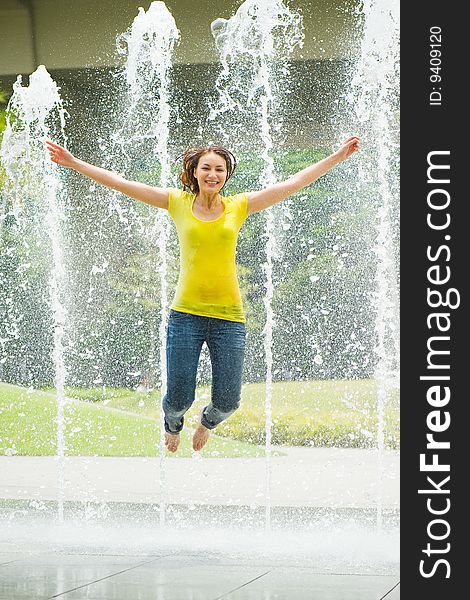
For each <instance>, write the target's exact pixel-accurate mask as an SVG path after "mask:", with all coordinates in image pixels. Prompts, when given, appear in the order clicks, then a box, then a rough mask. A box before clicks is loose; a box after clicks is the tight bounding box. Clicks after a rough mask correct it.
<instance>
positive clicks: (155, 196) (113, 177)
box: [46, 140, 168, 209]
mask: <svg viewBox="0 0 470 600" xmlns="http://www.w3.org/2000/svg"><path fill="white" fill-rule="evenodd" d="M46 145H47V149H48V151H49V156H50V158H51V160H52V161H53V162H55V163H56V164H58V165H60V166H61V167H67V168H69V169H73V170H74V171H77V173H81V174H82V175H85V176H86V177H89V178H90V179H93V181H96V182H97V183H101V184H102V185H105V186H107V187H109V188H112V189H113V190H117V191H118V192H121V193H122V194H125V195H126V196H129V197H130V198H134V199H135V200H140V201H141V202H145V203H146V204H151V205H152V206H156V207H157V208H165V209H168V190H167V189H166V188H158V187H153V186H151V185H147V184H145V183H139V182H138V181H128V180H127V179H124V177H121V175H118V174H117V173H114V172H113V171H108V170H106V169H102V168H101V167H95V166H94V165H90V164H89V163H87V162H85V161H83V160H80V159H79V158H75V156H73V154H72V153H71V152H69V151H68V150H66V149H65V148H63V147H62V146H59V145H58V144H55V143H54V142H51V141H49V140H47V141H46Z"/></svg>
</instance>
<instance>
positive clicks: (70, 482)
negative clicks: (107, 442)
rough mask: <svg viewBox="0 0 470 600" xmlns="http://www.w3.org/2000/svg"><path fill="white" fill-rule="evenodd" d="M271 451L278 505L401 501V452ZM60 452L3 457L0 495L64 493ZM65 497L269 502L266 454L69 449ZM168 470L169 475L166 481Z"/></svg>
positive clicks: (393, 505) (52, 496)
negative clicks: (163, 454) (160, 454)
mask: <svg viewBox="0 0 470 600" xmlns="http://www.w3.org/2000/svg"><path fill="white" fill-rule="evenodd" d="M280 450H282V452H283V453H285V456H276V457H272V458H271V469H270V473H271V475H270V477H271V505H272V506H274V507H276V506H278V507H283V506H292V507H301V506H302V507H335V508H369V507H370V508H373V507H375V506H376V505H377V502H380V503H381V505H382V507H383V508H385V509H398V508H399V453H398V452H395V451H386V452H384V454H383V456H382V457H381V459H380V463H381V468H380V475H379V457H378V456H377V452H376V451H374V450H362V449H338V448H286V447H282V448H280ZM58 466H59V461H58V459H57V457H25V456H2V457H0V473H1V477H0V498H4V499H28V500H57V497H58V471H59V469H58ZM63 466H64V482H65V486H64V498H63V499H64V500H66V501H67V500H72V501H83V500H88V501H98V502H101V501H105V502H132V503H159V502H160V500H161V499H162V491H163V492H164V496H163V499H164V500H165V502H166V503H168V504H205V505H225V506H226V505H245V506H262V505H264V504H265V501H266V477H267V467H266V461H265V459H264V458H201V457H200V456H199V455H197V454H195V455H194V457H193V458H169V459H165V460H164V461H163V464H162V462H161V459H160V458H134V457H132V458H121V457H119V458H115V457H75V456H74V457H67V458H65V459H64V462H63ZM161 478H162V479H163V481H164V483H163V484H162V482H161Z"/></svg>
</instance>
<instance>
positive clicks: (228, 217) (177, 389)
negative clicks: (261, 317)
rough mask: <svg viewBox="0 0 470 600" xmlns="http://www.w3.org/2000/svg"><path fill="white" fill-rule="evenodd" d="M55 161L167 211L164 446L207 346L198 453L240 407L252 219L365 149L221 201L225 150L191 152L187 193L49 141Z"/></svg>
mask: <svg viewBox="0 0 470 600" xmlns="http://www.w3.org/2000/svg"><path fill="white" fill-rule="evenodd" d="M46 143H47V149H48V151H49V155H50V158H51V160H52V161H53V162H55V163H57V164H58V165H61V166H63V167H68V168H70V169H74V170H75V171H77V172H78V173H81V174H82V175H85V176H87V177H90V178H91V179H93V180H94V181H96V182H98V183H101V184H103V185H106V186H108V187H110V188H112V189H114V190H117V191H119V192H121V193H123V194H125V195H127V196H130V197H131V198H135V199H136V200H140V201H141V202H145V203H147V204H151V205H152V206H156V207H157V208H163V209H165V210H168V212H169V213H170V216H171V217H172V219H173V221H174V222H175V225H176V229H177V232H178V239H179V244H180V273H179V279H178V285H177V289H176V293H175V297H174V299H173V303H172V305H171V310H170V315H169V320H168V329H167V343H166V348H167V349H166V352H167V370H168V386H167V387H168V389H167V393H166V395H165V397H164V398H163V411H164V415H165V420H164V421H165V444H166V446H167V448H168V450H169V451H171V452H176V450H177V449H178V446H179V442H180V431H181V429H182V428H183V423H184V414H185V413H186V411H187V410H188V409H189V408H190V407H191V405H192V403H193V402H194V396H195V390H196V372H197V366H198V361H199V355H200V352H201V348H202V345H203V343H204V342H206V344H207V346H208V348H209V354H210V359H211V365H212V394H211V402H210V403H209V404H208V405H207V406H206V407H205V408H204V409H203V411H202V412H201V414H200V419H199V420H200V423H199V425H198V427H197V429H196V431H195V433H194V436H193V449H194V450H196V451H198V450H201V448H202V447H203V446H204V445H205V444H206V442H207V440H208V438H209V434H210V431H211V430H212V429H214V428H215V427H216V426H217V425H218V424H219V423H221V422H222V421H224V420H225V419H226V418H227V417H229V416H230V415H231V414H232V413H233V412H234V411H235V410H236V409H237V408H238V406H239V404H240V392H241V383H242V368H243V355H244V350H245V316H244V312H243V306H242V300H241V296H240V290H239V286H238V280H237V274H236V266H235V252H236V244H237V237H238V233H239V231H240V228H241V226H242V225H243V223H244V221H245V219H246V218H247V216H248V215H250V214H252V213H255V212H258V211H261V210H263V209H265V208H268V207H269V206H272V205H273V204H277V203H278V202H281V201H282V200H284V199H285V198H287V197H288V196H290V195H291V194H294V193H295V192H297V191H299V190H300V189H302V188H303V187H305V186H307V185H309V184H310V183H312V182H313V181H315V180H316V179H318V178H319V177H321V176H322V175H323V174H324V173H326V172H327V171H329V170H330V169H331V168H333V167H334V166H336V165H337V164H338V163H340V162H342V161H344V160H346V159H347V158H349V157H350V156H351V155H352V154H353V153H354V152H356V151H357V150H358V149H359V138H358V137H355V136H353V137H350V138H348V139H347V140H346V141H345V142H343V144H342V145H341V147H340V148H339V150H337V151H336V152H334V153H333V154H331V155H330V156H328V157H327V158H324V159H323V160H320V161H319V162H317V163H314V164H312V165H310V166H309V167H307V168H305V169H303V170H302V171H299V172H298V173H295V174H294V175H292V176H291V177H289V178H288V179H287V180H285V181H281V182H279V183H275V184H273V185H270V186H268V187H266V188H265V189H263V190H259V191H255V192H248V193H241V194H236V195H234V196H222V195H221V191H222V189H223V187H224V185H225V183H226V182H227V180H228V179H229V178H230V177H231V175H232V173H233V171H234V169H235V166H236V160H235V157H234V156H233V154H232V153H231V152H230V151H228V150H227V149H225V148H222V147H221V146H214V145H211V146H206V147H198V148H190V149H189V150H187V151H186V152H185V153H184V155H183V170H182V172H181V175H180V179H181V182H182V184H183V186H184V190H179V189H176V188H158V187H153V186H150V185H146V184H144V183H139V182H137V181H128V180H126V179H124V178H123V177H121V176H120V175H117V174H116V173H113V172H112V171H107V170H105V169H102V168H100V167H95V166H93V165H91V164H89V163H86V162H84V161H82V160H80V159H78V158H75V157H74V156H73V155H72V154H71V153H70V152H69V151H68V150H66V149H65V148H63V147H62V146H59V145H57V144H55V143H53V142H51V141H47V142H46Z"/></svg>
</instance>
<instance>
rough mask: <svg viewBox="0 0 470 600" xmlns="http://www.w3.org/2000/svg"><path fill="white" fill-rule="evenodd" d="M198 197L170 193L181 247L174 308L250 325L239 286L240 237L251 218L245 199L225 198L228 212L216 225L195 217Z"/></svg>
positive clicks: (240, 196)
mask: <svg viewBox="0 0 470 600" xmlns="http://www.w3.org/2000/svg"><path fill="white" fill-rule="evenodd" d="M195 199H196V195H195V194H191V193H189V192H184V191H182V190H179V189H176V188H170V190H169V197H168V212H169V213H170V216H171V218H172V219H173V221H174V222H175V225H176V230H177V232H178V239H179V245H180V272H179V278H178V285H177V287H176V293H175V297H174V299H173V303H172V305H171V308H172V309H173V310H176V311H180V312H186V313H190V314H192V315H200V316H203V317H215V318H217V319H225V320H227V321H238V322H240V323H245V314H244V312H243V304H242V299H241V295H240V288H239V286H238V279H237V270H236V265H235V253H236V248H237V237H238V232H239V231H240V228H241V226H242V225H243V223H244V221H245V219H246V217H247V208H248V200H247V197H246V194H245V193H243V194H236V195H235V196H223V197H222V203H223V204H224V207H225V210H224V212H223V213H222V214H221V215H220V217H218V218H217V219H214V220H213V221H202V220H201V219H198V218H197V217H196V216H195V215H194V213H193V203H194V200H195Z"/></svg>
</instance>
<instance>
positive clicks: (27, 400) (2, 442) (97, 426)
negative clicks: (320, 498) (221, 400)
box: [0, 383, 264, 458]
mask: <svg viewBox="0 0 470 600" xmlns="http://www.w3.org/2000/svg"><path fill="white" fill-rule="evenodd" d="M64 417H65V418H64V423H65V438H66V450H65V454H66V455H67V456H158V455H159V453H160V449H159V440H160V425H159V421H158V419H151V418H147V417H146V415H144V414H140V415H133V414H126V413H123V412H118V411H115V410H111V409H110V408H109V407H107V406H105V405H103V403H99V404H98V403H85V402H79V403H73V404H72V403H68V404H67V405H66V406H65V410H64ZM12 451H13V453H15V454H18V455H20V456H51V455H55V454H56V453H57V401H56V398H55V395H54V393H53V392H50V391H38V390H31V391H28V390H27V389H26V388H21V387H18V386H13V385H8V384H4V383H0V454H11V453H12ZM191 454H192V451H191V432H190V431H189V430H188V428H185V430H183V433H182V439H181V446H180V448H179V449H178V452H177V454H176V455H175V454H171V453H167V456H171V457H174V456H176V457H190V456H191ZM201 455H202V456H204V457H220V456H224V457H230V458H232V457H239V456H263V455H264V448H262V447H259V446H256V445H253V444H250V443H247V442H243V441H237V440H230V439H227V438H221V437H219V436H217V435H212V436H211V439H210V441H209V443H208V444H207V446H206V447H205V448H204V449H203V450H202V451H201Z"/></svg>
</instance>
